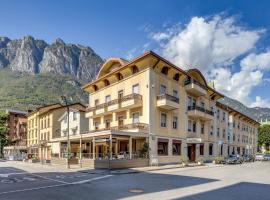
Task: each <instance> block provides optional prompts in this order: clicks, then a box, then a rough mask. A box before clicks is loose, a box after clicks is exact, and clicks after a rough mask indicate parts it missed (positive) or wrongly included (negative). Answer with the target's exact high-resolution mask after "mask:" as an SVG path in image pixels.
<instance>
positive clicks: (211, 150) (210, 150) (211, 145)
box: [209, 143, 213, 156]
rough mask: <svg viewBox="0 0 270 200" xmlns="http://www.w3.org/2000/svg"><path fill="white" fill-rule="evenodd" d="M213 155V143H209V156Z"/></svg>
mask: <svg viewBox="0 0 270 200" xmlns="http://www.w3.org/2000/svg"><path fill="white" fill-rule="evenodd" d="M212 155H213V144H211V143H210V144H209V156H212Z"/></svg>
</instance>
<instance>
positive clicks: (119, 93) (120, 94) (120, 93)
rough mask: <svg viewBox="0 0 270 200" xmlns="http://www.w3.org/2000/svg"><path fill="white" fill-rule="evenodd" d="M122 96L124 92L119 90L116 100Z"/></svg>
mask: <svg viewBox="0 0 270 200" xmlns="http://www.w3.org/2000/svg"><path fill="white" fill-rule="evenodd" d="M123 96H124V91H123V90H119V91H118V99H122V98H123Z"/></svg>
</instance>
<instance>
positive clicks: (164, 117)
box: [160, 113, 167, 127]
mask: <svg viewBox="0 0 270 200" xmlns="http://www.w3.org/2000/svg"><path fill="white" fill-rule="evenodd" d="M166 123H167V115H166V114H165V113H161V115H160V126H161V127H166Z"/></svg>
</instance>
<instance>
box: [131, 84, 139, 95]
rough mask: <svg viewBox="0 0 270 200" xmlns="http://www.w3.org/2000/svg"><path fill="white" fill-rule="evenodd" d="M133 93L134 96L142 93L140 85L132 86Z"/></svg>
mask: <svg viewBox="0 0 270 200" xmlns="http://www.w3.org/2000/svg"><path fill="white" fill-rule="evenodd" d="M132 93H133V94H139V93H140V89H139V84H135V85H133V86H132Z"/></svg>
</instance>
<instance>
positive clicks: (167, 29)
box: [0, 0, 270, 107]
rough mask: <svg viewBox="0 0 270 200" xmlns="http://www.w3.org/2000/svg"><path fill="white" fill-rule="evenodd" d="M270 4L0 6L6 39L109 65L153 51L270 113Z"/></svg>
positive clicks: (1, 1) (149, 1) (184, 0)
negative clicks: (91, 54)
mask: <svg viewBox="0 0 270 200" xmlns="http://www.w3.org/2000/svg"><path fill="white" fill-rule="evenodd" d="M269 7H270V1H267V0H265V1H263V0H260V1H251V0H250V1H249V0H245V1H242V0H237V1H235V0H223V1H214V0H212V1H210V0H204V1H191V0H166V1H165V0H133V1H131V0H118V1H113V0H106V1H102V0H98V1H97V0H96V1H95V0H91V1H87V0H76V1H75V0H65V1H60V0H59V1H56V0H46V1H45V0H43V1H41V0H25V1H21V0H0V8H1V12H0V36H7V37H9V38H11V39H18V38H22V37H23V36H25V35H32V36H34V37H35V38H37V39H44V40H45V41H47V42H48V43H52V42H53V41H54V40H55V39H56V38H62V39H63V40H64V41H65V42H66V43H75V44H82V45H85V46H90V47H91V48H92V49H94V50H95V51H96V53H97V54H99V55H100V56H101V57H102V58H104V59H107V58H109V57H123V58H126V59H132V58H134V57H136V56H138V55H140V54H142V53H143V52H145V51H147V50H153V51H155V52H156V53H158V54H160V55H161V56H163V57H165V58H166V59H168V60H170V61H171V62H173V63H174V64H176V65H177V66H179V67H181V68H183V69H189V68H195V67H196V68H198V69H199V70H201V71H202V72H203V74H204V75H205V77H206V79H207V80H208V81H212V82H214V85H215V88H216V89H217V90H218V91H220V92H222V93H223V94H225V95H227V96H229V97H231V98H234V99H237V100H239V101H241V102H242V103H244V104H245V105H247V106H250V107H255V106H260V107H270V37H269V36H270V32H269V31H270V20H269V19H270V12H269Z"/></svg>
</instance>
